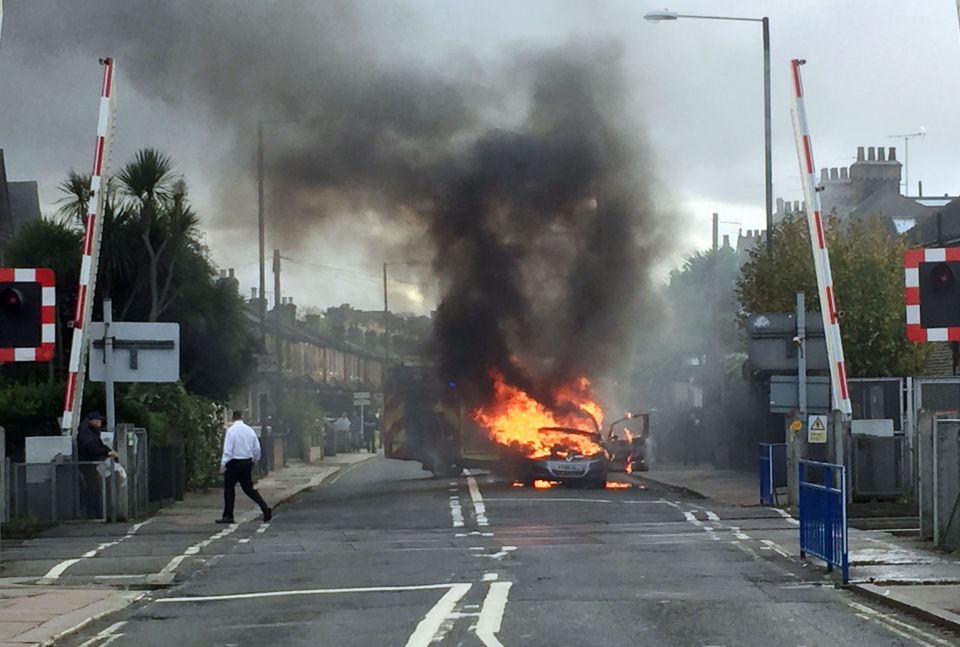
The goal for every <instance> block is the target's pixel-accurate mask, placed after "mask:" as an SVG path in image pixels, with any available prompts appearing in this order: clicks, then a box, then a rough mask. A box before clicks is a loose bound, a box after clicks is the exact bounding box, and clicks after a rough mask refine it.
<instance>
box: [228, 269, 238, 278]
mask: <svg viewBox="0 0 960 647" xmlns="http://www.w3.org/2000/svg"><path fill="white" fill-rule="evenodd" d="M227 275H228V276H229V277H230V278H231V279H235V278H237V276H236V272H235V271H234V269H233V268H232V267H231V268H230V269H229V270H227Z"/></svg>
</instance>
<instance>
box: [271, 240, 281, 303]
mask: <svg viewBox="0 0 960 647" xmlns="http://www.w3.org/2000/svg"><path fill="white" fill-rule="evenodd" d="M282 304H283V301H282V300H281V299H280V250H279V249H275V250H273V308H274V310H276V309H277V308H279V307H280V306H281V305H282ZM277 311H278V312H279V310H277Z"/></svg>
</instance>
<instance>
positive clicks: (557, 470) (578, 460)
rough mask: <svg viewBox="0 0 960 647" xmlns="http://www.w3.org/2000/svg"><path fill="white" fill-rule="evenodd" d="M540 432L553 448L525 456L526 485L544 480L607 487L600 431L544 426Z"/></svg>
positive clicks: (546, 442) (604, 457)
mask: <svg viewBox="0 0 960 647" xmlns="http://www.w3.org/2000/svg"><path fill="white" fill-rule="evenodd" d="M537 433H538V435H539V436H540V437H541V438H542V440H543V442H544V444H545V445H547V446H549V447H550V451H549V453H547V454H545V455H537V456H529V457H527V458H526V459H525V461H524V463H523V465H522V468H521V469H522V478H521V479H520V480H521V481H523V483H524V484H525V485H528V486H532V485H533V483H534V481H537V480H544V481H558V482H560V483H567V484H580V485H585V486H587V487H596V488H603V487H606V485H607V462H608V457H607V453H606V451H605V450H604V449H603V446H602V445H601V443H600V441H601V437H600V434H599V433H596V432H589V431H584V430H582V429H575V428H572V427H541V428H540V429H538V430H537Z"/></svg>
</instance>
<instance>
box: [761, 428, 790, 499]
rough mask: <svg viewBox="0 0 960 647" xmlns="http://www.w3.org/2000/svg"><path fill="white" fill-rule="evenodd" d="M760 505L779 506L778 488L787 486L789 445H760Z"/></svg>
mask: <svg viewBox="0 0 960 647" xmlns="http://www.w3.org/2000/svg"><path fill="white" fill-rule="evenodd" d="M757 464H758V472H759V474H760V503H761V504H762V505H770V506H773V505H779V501H778V500H777V488H778V487H786V486H787V444H786V443H760V445H759V447H758V452H757Z"/></svg>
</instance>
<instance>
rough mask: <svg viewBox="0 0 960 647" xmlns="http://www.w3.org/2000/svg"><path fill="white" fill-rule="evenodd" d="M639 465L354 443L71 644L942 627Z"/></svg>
mask: <svg viewBox="0 0 960 647" xmlns="http://www.w3.org/2000/svg"><path fill="white" fill-rule="evenodd" d="M631 485H632V487H630V488H623V489H606V490H579V489H568V488H552V489H548V490H539V489H529V488H517V487H513V486H512V484H511V483H507V482H500V481H493V480H491V479H490V478H489V477H488V476H486V475H477V476H466V477H461V478H457V479H451V480H447V479H443V480H437V479H432V478H430V477H429V476H428V475H426V474H425V473H424V472H422V471H420V470H419V469H418V467H417V465H416V464H411V463H401V462H397V461H385V460H383V459H377V460H373V461H369V462H365V463H363V464H362V465H360V466H359V467H357V468H355V469H352V470H350V471H348V472H346V473H344V474H343V475H342V476H341V477H340V478H338V479H337V480H336V481H334V482H333V483H332V484H330V485H329V486H324V487H321V488H319V489H317V490H315V491H311V492H308V493H306V494H304V495H303V496H302V497H301V498H299V499H298V500H296V501H295V502H292V503H290V504H288V505H286V506H284V507H281V508H279V509H278V513H277V517H276V519H275V520H274V522H273V523H272V524H271V525H270V526H269V528H268V529H267V530H266V532H263V533H253V534H251V533H247V532H242V533H240V534H242V535H243V537H244V538H247V537H252V538H250V539H243V538H239V537H229V538H225V539H223V540H220V541H218V542H216V543H214V544H212V545H211V546H210V547H209V549H207V550H205V551H204V552H205V557H206V561H205V564H203V565H202V566H201V567H200V570H199V571H198V572H196V573H195V574H194V575H193V576H192V577H188V578H186V581H185V582H184V583H183V584H182V585H180V586H176V587H174V588H171V589H168V590H163V591H156V592H153V593H151V594H150V595H149V596H148V597H147V598H145V599H144V600H142V601H141V602H140V603H138V604H137V605H135V606H133V607H131V608H130V609H129V610H128V611H127V612H125V613H124V614H122V615H120V616H115V617H113V618H111V619H110V620H109V621H102V622H99V623H94V624H93V625H91V626H90V627H88V628H87V629H86V630H85V631H84V632H83V633H82V634H80V635H78V636H76V637H74V638H73V639H72V640H71V641H70V643H69V644H72V645H81V644H82V645H86V646H92V645H106V644H108V643H109V644H111V645H113V646H115V647H123V646H127V645H129V646H134V645H136V646H147V645H158V646H159V645H181V646H184V647H186V646H188V645H264V644H274V645H291V646H295V645H325V646H330V647H334V646H336V647H341V646H343V647H347V646H350V647H352V646H356V647H361V646H363V647H366V646H369V645H398V646H399V645H407V646H409V647H426V646H427V645H431V644H443V645H486V646H488V647H493V646H499V645H503V646H505V647H507V646H520V645H525V646H534V645H536V646H539V645H557V646H570V647H593V646H600V645H603V646H609V647H619V646H621V645H623V646H627V645H664V646H667V645H758V646H761V645H762V646H768V645H771V644H783V645H808V646H814V645H824V646H827V645H830V646H833V645H840V644H851V645H852V644H857V645H871V646H876V647H880V646H887V645H890V646H892V645H941V644H950V643H949V641H948V640H949V639H948V638H947V637H946V635H944V634H940V633H938V630H937V629H935V628H932V627H930V626H926V625H924V624H922V623H920V622H919V621H916V620H909V619H906V618H904V617H901V616H899V615H897V614H896V613H894V612H891V611H889V610H875V609H874V608H873V607H871V606H868V604H867V603H865V602H864V601H863V600H862V599H859V598H854V597H852V596H851V595H850V594H848V593H845V592H842V591H840V590H837V589H835V588H834V587H833V586H832V584H829V583H828V582H827V580H826V579H825V577H824V575H823V573H822V571H821V570H820V569H819V568H815V567H805V566H803V565H802V564H801V563H800V562H798V561H797V560H796V559H792V558H788V557H785V556H783V555H781V554H780V553H781V552H784V551H783V549H782V548H780V544H779V543H778V540H779V541H783V540H784V539H785V538H787V537H788V536H792V535H793V534H795V532H796V527H795V526H794V525H793V524H792V523H791V522H790V521H789V520H787V519H785V518H784V517H783V516H781V515H780V514H778V513H777V512H776V511H775V510H771V509H761V508H752V509H748V508H743V509H732V508H727V507H725V506H722V505H717V504H715V503H713V502H712V501H710V500H709V499H691V498H689V497H684V496H680V495H678V494H677V493H676V492H673V491H670V490H665V489H659V488H655V487H653V486H651V487H650V488H649V489H641V487H640V486H637V485H636V483H635V482H631ZM461 520H462V525H460V524H461Z"/></svg>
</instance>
